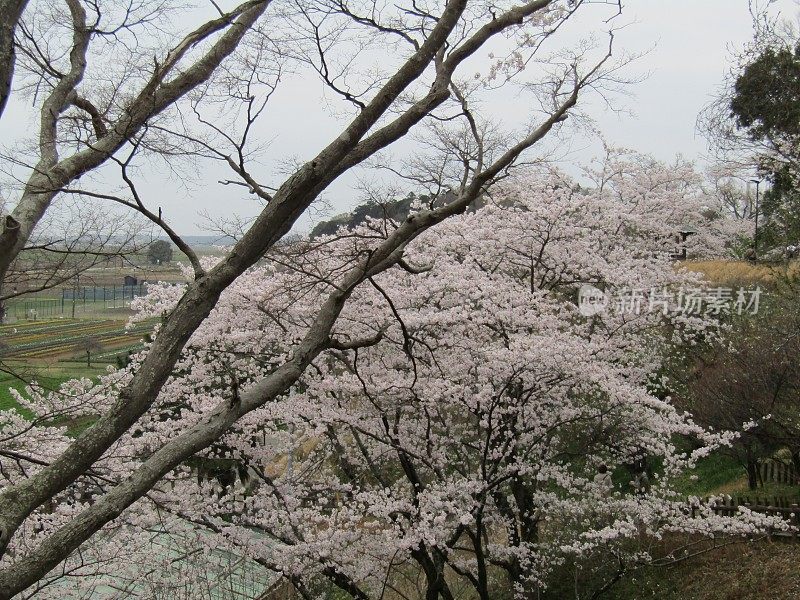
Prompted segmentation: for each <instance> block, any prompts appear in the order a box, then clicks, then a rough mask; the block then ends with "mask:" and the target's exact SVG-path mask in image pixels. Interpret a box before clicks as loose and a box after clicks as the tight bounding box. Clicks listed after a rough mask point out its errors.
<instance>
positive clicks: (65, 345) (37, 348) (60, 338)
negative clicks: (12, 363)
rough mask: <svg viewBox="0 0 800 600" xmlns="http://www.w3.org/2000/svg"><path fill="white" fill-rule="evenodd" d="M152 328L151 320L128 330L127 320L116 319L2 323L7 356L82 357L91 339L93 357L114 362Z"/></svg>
mask: <svg viewBox="0 0 800 600" xmlns="http://www.w3.org/2000/svg"><path fill="white" fill-rule="evenodd" d="M151 329H152V324H150V323H141V324H137V325H135V326H134V327H132V328H130V329H127V328H126V327H125V321H120V320H114V319H54V320H50V321H30V322H24V323H16V324H11V325H2V326H0V343H2V352H3V357H4V358H5V359H26V360H32V361H55V360H68V359H76V360H80V359H82V358H85V352H84V349H83V347H84V344H85V341H86V340H87V338H88V339H91V340H92V341H93V342H96V343H97V348H96V350H95V351H94V352H92V359H93V360H96V361H98V362H103V361H105V362H112V361H113V360H114V358H115V357H116V356H117V355H119V354H121V353H125V352H127V351H136V350H139V349H141V348H142V347H143V338H144V336H145V335H146V334H147V333H149V331H150V330H151Z"/></svg>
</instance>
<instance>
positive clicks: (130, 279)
mask: <svg viewBox="0 0 800 600" xmlns="http://www.w3.org/2000/svg"><path fill="white" fill-rule="evenodd" d="M122 285H124V286H125V287H133V286H136V285H139V280H138V279H136V277H134V276H133V275H125V279H124V283H123V284H122Z"/></svg>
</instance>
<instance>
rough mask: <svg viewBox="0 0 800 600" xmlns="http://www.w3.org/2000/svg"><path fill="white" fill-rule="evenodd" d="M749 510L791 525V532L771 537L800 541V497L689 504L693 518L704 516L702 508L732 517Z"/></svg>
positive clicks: (742, 499) (778, 533)
mask: <svg viewBox="0 0 800 600" xmlns="http://www.w3.org/2000/svg"><path fill="white" fill-rule="evenodd" d="M740 507H742V508H747V509H748V510H752V511H753V512H758V513H764V514H766V515H773V516H778V517H782V518H783V519H784V520H785V521H786V522H787V523H788V524H789V525H790V529H789V531H772V532H770V535H771V536H775V537H786V538H791V539H792V541H793V542H797V541H798V534H800V497H791V496H736V497H733V496H725V497H722V498H715V499H713V500H712V499H711V498H705V499H704V500H701V501H700V502H699V503H698V502H695V503H691V502H690V503H689V511H690V512H691V515H692V517H693V518H695V517H700V516H702V512H701V510H700V509H701V508H709V509H711V510H712V511H713V512H714V514H717V515H721V516H725V517H732V516H735V515H736V514H737V513H738V512H739V508H740Z"/></svg>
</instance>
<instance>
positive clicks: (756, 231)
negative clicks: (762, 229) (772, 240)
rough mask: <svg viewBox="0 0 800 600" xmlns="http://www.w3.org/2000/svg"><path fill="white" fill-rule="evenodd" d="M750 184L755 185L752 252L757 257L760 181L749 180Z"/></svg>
mask: <svg viewBox="0 0 800 600" xmlns="http://www.w3.org/2000/svg"><path fill="white" fill-rule="evenodd" d="M750 183H755V184H756V226H755V232H754V233H753V251H754V253H755V256H756V257H758V213H759V200H760V194H759V191H760V186H761V180H760V179H751V180H750Z"/></svg>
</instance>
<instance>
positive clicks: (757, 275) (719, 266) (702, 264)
mask: <svg viewBox="0 0 800 600" xmlns="http://www.w3.org/2000/svg"><path fill="white" fill-rule="evenodd" d="M680 265H681V266H682V267H685V268H686V269H688V270H690V271H695V272H699V273H702V274H703V275H705V276H706V278H707V279H708V280H709V281H711V282H713V283H718V284H720V285H729V286H734V287H735V286H750V285H762V286H770V285H773V284H775V283H776V282H777V281H779V280H781V279H783V278H786V277H787V276H788V277H797V276H799V275H800V260H794V261H792V262H788V263H786V262H780V263H755V264H753V263H750V262H747V261H743V260H706V261H686V262H682V263H680Z"/></svg>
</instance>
